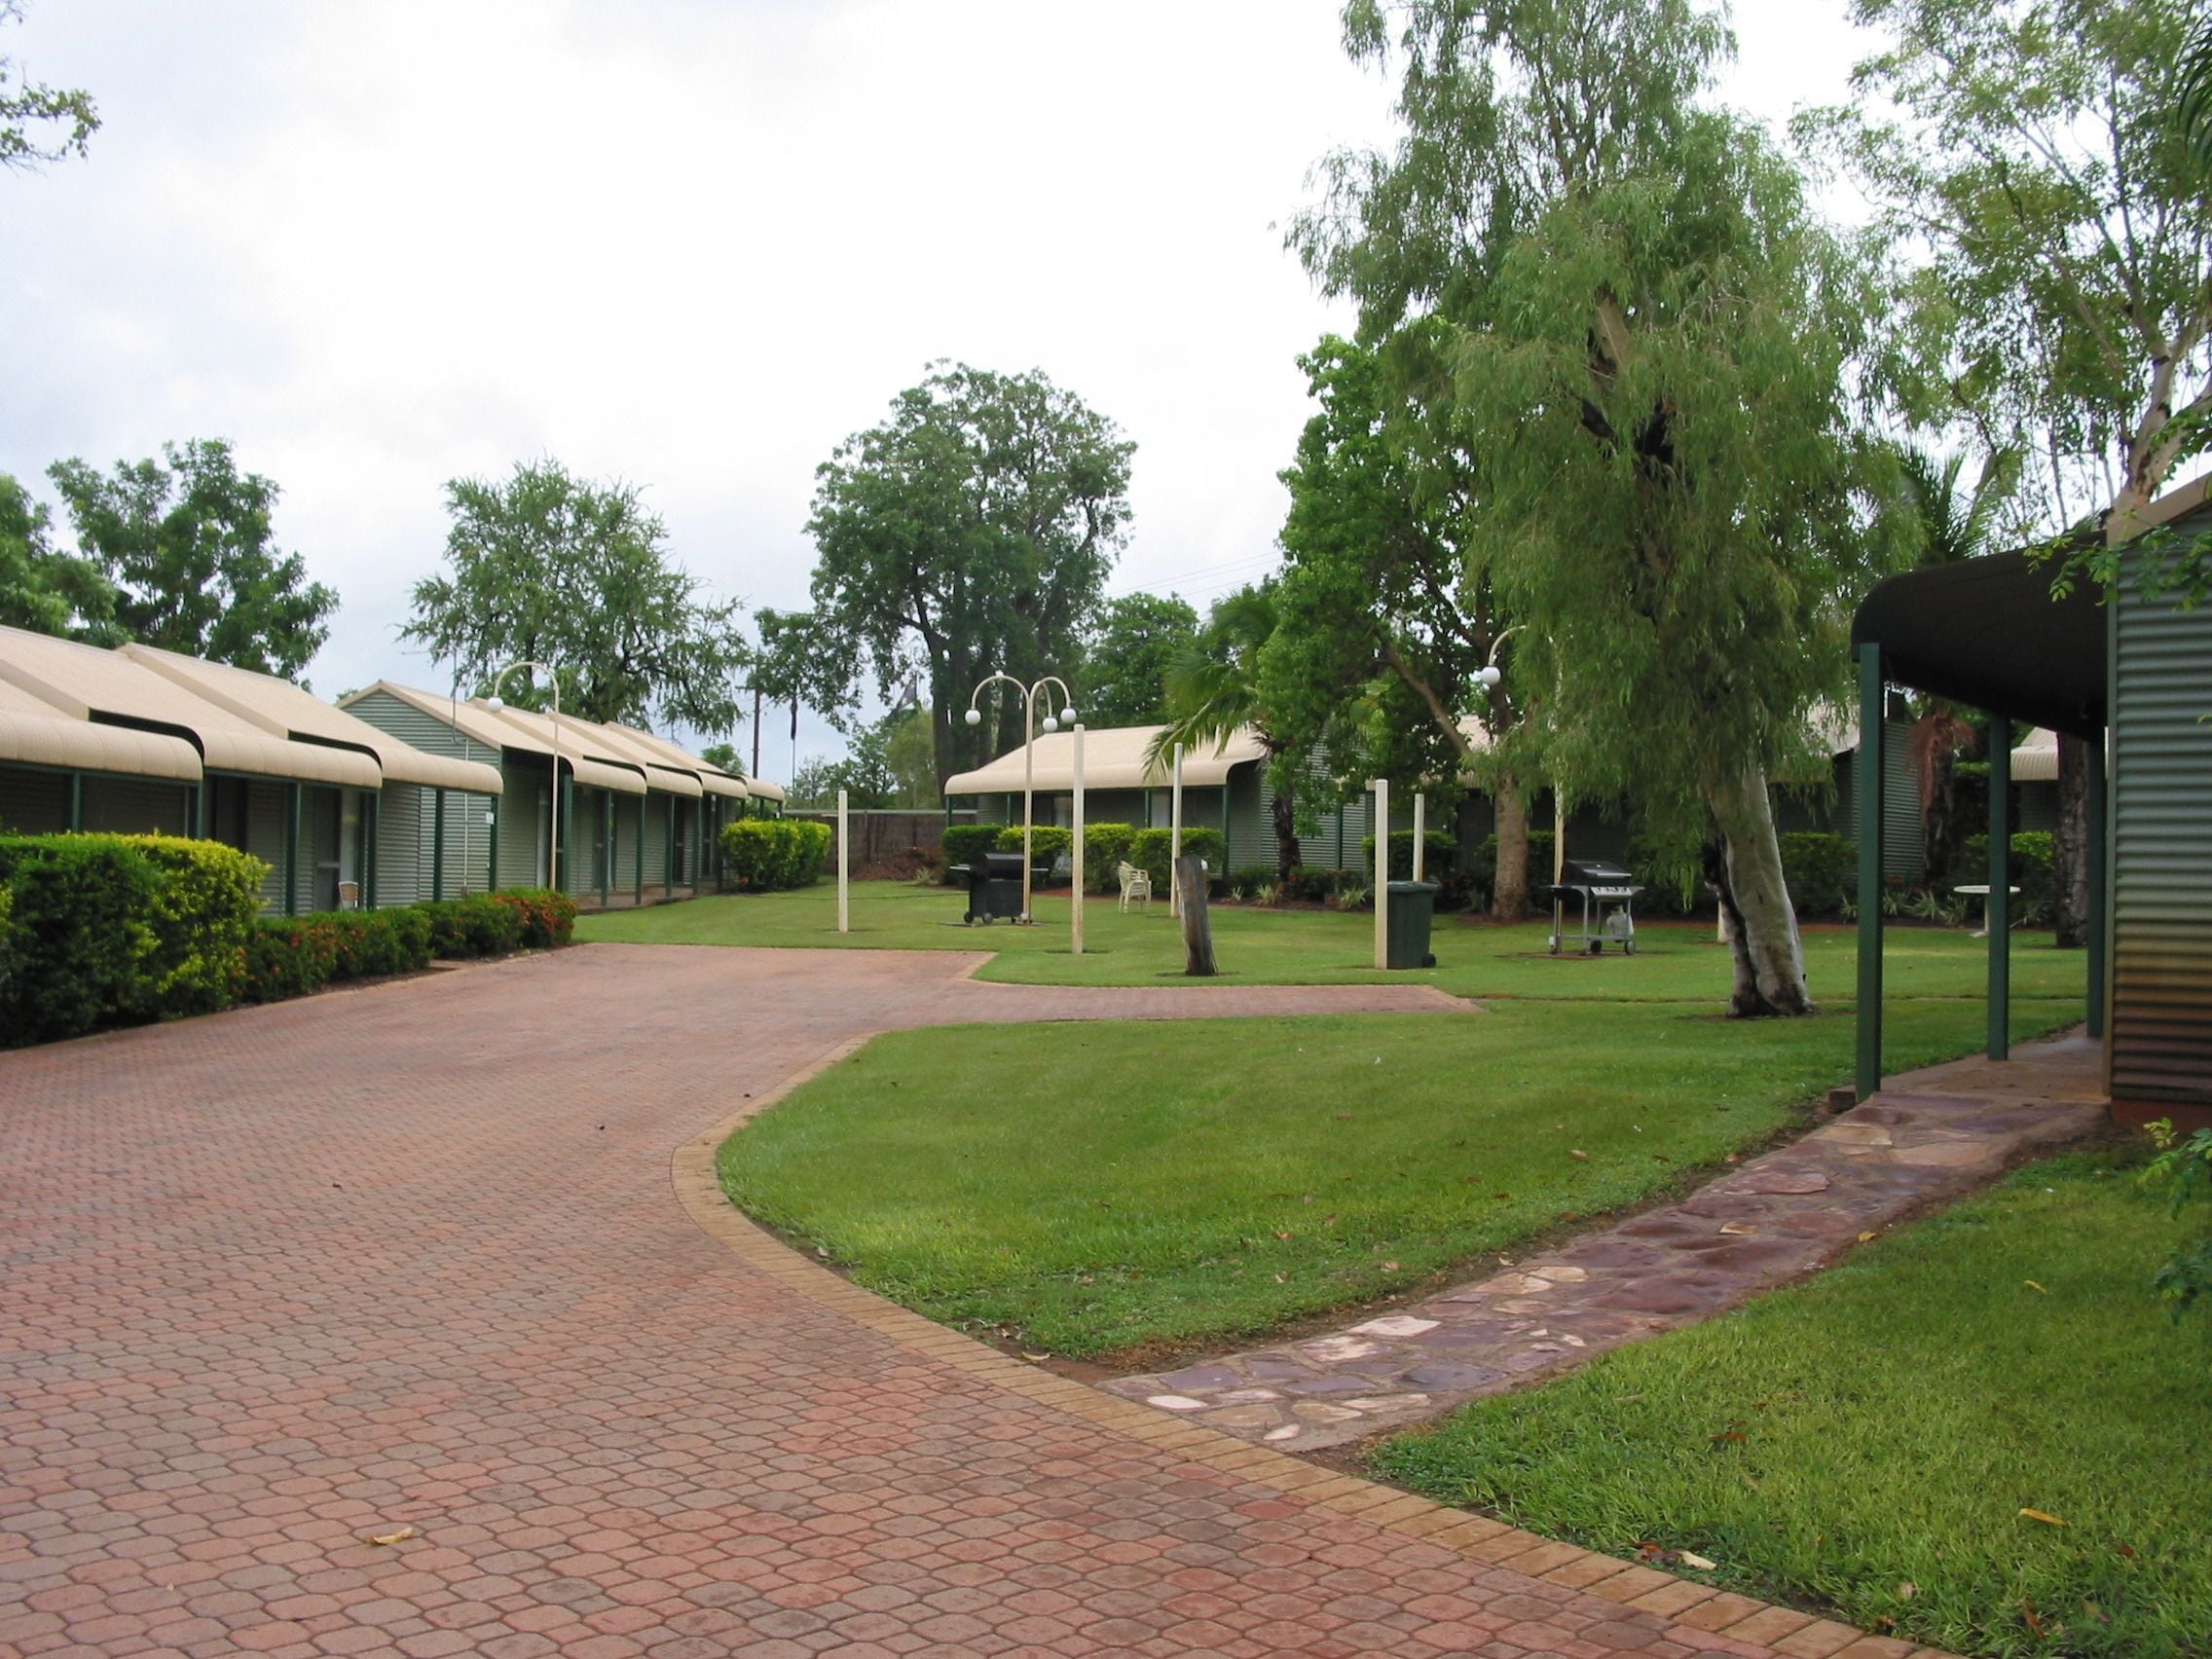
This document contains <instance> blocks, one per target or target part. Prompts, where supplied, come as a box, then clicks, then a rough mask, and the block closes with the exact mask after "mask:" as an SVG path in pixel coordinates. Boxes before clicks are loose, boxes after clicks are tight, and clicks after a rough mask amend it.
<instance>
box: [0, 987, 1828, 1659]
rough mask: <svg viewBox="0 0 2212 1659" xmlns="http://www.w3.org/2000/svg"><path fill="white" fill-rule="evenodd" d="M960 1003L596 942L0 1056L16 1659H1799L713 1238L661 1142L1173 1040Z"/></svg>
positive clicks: (1306, 995)
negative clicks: (912, 1075) (897, 1049)
mask: <svg viewBox="0 0 2212 1659" xmlns="http://www.w3.org/2000/svg"><path fill="white" fill-rule="evenodd" d="M970 965H971V961H970V959H967V958H960V957H947V956H944V955H939V954H927V955H900V954H895V953H889V952H885V953H859V952H845V951H838V952H824V953H822V954H820V955H815V954H813V953H806V952H795V951H772V952H753V951H739V950H684V949H654V948H650V947H635V946H614V945H596V946H590V947H586V948H583V949H579V950H575V951H572V952H567V953H564V954H562V955H560V956H556V957H549V958H539V959H535V960H528V961H520V962H516V963H511V964H506V965H502V966H499V967H495V968H487V969H480V970H472V971H468V972H462V973H456V974H450V975H438V976H435V977H427V978H424V979H419V980H415V981H411V982H407V983H402V984H396V985H388V986H383V987H378V988H373V989H369V990H363V991H359V992H355V993H350V994H339V995H331V996H324V997H320V998H315V999H313V1000H311V1001H307V1002H302V1003H294V1004H289V1005H282V1006H278V1007H273V1008H266V1009H249V1010H242V1011H240V1012H237V1013H234V1014H224V1015H219V1016H216V1017H212V1018H206V1019H200V1020H194V1021H190V1022H186V1023H182V1024H177V1025H172V1026H166V1027H162V1028H158V1029H148V1030H140V1031H131V1032H122V1033H116V1034H113V1035H109V1036H105V1037H99V1038H93V1039H91V1040H88V1041H84V1042H78V1043H69V1044H61V1045H56V1046H54V1047H51V1048H47V1049H40V1050H32V1051H22V1052H17V1053H11V1054H5V1055H0V1263H4V1267H5V1277H4V1279H0V1444H4V1447H5V1450H4V1451H0V1654H7V1655H17V1654H20V1655H23V1656H25V1659H28V1656H32V1655H46V1654H80V1653H86V1654H91V1653H97V1654H115V1655H122V1654H174V1653H183V1654H191V1655H213V1654H230V1653H238V1652H253V1653H269V1654H274V1655H277V1656H279V1659H310V1656H319V1655H344V1654H359V1655H370V1654H374V1655H394V1654H396V1655H407V1656H411V1659H434V1656H436V1655H441V1654H448V1653H478V1654H485V1655H489V1656H491V1659H528V1656H531V1655H537V1654H549V1653H565V1654H571V1655H576V1656H579V1659H622V1656H627V1655H633V1654H649V1655H652V1656H653V1659H704V1656H707V1655H715V1654H724V1653H739V1654H746V1655H752V1656H754V1659H776V1656H782V1655H790V1656H792V1659H799V1656H802V1655H808V1654H814V1653H822V1652H836V1653H842V1654H850V1655H871V1654H910V1653H1032V1654H1081V1653H1090V1652H1100V1651H1127V1652H1136V1653H1146V1654H1180V1653H1219V1654H1227V1655H1236V1656H1244V1655H1252V1656H1257V1655H1263V1654H1272V1653H1302V1654H1308V1655H1313V1656H1316V1659H1319V1656H1330V1655H1346V1654H1359V1653H1392V1654H1400V1653H1402V1654H1408V1655H1417V1656H1422V1659H1426V1656H1429V1655H1436V1654H1444V1653H1465V1654H1481V1655H1494V1656H1496V1659H1531V1656H1536V1655H1544V1654H1559V1655H1569V1656H1573V1659H1604V1656H1608V1655H1613V1654H1617V1653H1621V1652H1629V1651H1633V1652H1636V1653H1640V1654H1644V1655H1648V1656H1650V1659H1676V1656H1678V1655H1683V1654H1688V1653H1693V1652H1724V1653H1735V1654H1751V1655H1756V1654H1762V1653H1766V1652H1768V1651H1769V1650H1768V1649H1765V1648H1762V1647H1758V1646H1756V1645H1753V1644H1751V1643H1747V1642H1745V1641H1735V1640H1731V1639H1729V1638H1727V1637H1722V1636H1714V1635H1708V1634H1707V1633H1706V1632H1704V1631H1702V1630H1699V1629H1697V1628H1695V1627H1694V1626H1693V1625H1690V1624H1687V1623H1679V1624H1678V1623H1674V1622H1671V1621H1670V1620H1669V1619H1667V1618H1663V1617H1661V1616H1658V1615H1657V1614H1655V1613H1652V1612H1648V1611H1642V1610H1638V1609H1635V1608H1631V1607H1628V1606H1624V1605H1621V1604H1619V1600H1618V1599H1617V1597H1616V1599H1615V1600H1607V1599H1604V1597H1601V1596H1598V1595H1594V1594H1590V1593H1587V1592H1584V1591H1580V1590H1576V1589H1570V1588H1567V1587H1566V1586H1563V1585H1560V1584H1555V1583H1550V1582H1546V1581H1543V1580H1541V1579H1538V1578H1534V1577H1531V1576H1529V1575H1527V1574H1525V1573H1522V1572H1519V1571H1516V1570H1514V1569H1513V1568H1511V1567H1506V1566H1499V1565H1493V1564H1492V1563H1491V1562H1487V1561H1483V1560H1478V1559H1469V1557H1468V1556H1466V1555H1463V1554H1460V1553H1458V1552H1457V1551H1456V1550H1453V1549H1450V1548H1446V1547H1444V1546H1443V1545H1442V1544H1439V1543H1429V1542H1423V1541H1421V1540H1420V1539H1419V1538H1417V1537H1414V1536H1409V1535H1408V1534H1407V1533H1406V1532H1404V1531H1400V1530H1392V1529H1391V1528H1390V1527H1389V1526H1387V1525H1385V1524H1383V1523H1384V1522H1386V1521H1387V1520H1389V1519H1391V1518H1390V1517H1383V1518H1382V1519H1380V1520H1376V1519H1359V1518H1357V1517H1355V1516H1352V1515H1349V1514H1346V1513H1345V1512H1344V1510H1343V1508H1342V1507H1330V1506H1329V1505H1328V1504H1326V1503H1324V1502H1321V1501H1318V1500H1316V1499H1315V1498H1314V1497H1313V1496H1312V1495H1311V1494H1310V1493H1308V1494H1305V1495H1302V1494H1301V1493H1300V1491H1298V1490H1296V1487H1297V1484H1298V1483H1297V1482H1294V1481H1291V1480H1289V1479H1288V1478H1287V1477H1286V1476H1285V1475H1283V1473H1282V1472H1281V1471H1283V1470H1287V1469H1291V1468H1293V1467H1297V1466H1293V1465H1289V1464H1287V1463H1286V1462H1284V1461H1283V1460H1280V1459H1272V1458H1264V1455H1262V1454H1258V1453H1252V1452H1247V1451H1244V1450H1243V1449H1237V1454H1236V1455H1237V1456H1241V1457H1254V1458H1264V1460H1263V1462H1262V1463H1260V1464H1258V1465H1254V1466H1256V1467H1260V1468H1262V1469H1264V1470H1266V1471H1269V1475H1268V1478H1265V1479H1260V1478H1251V1477H1249V1476H1239V1475H1238V1474H1236V1473H1234V1472H1231V1471H1229V1470H1225V1469H1223V1468H1220V1467H1217V1466H1215V1465H1214V1464H1212V1463H1210V1462H1207V1461H1201V1460H1198V1459H1197V1458H1196V1457H1193V1456H1184V1455H1182V1454H1179V1453H1178V1452H1176V1451H1175V1450H1173V1449H1171V1448H1167V1447H1163V1446H1161V1445H1160V1444H1158V1443H1157V1441H1156V1440H1152V1439H1147V1438H1146V1437H1144V1436H1142V1435H1137V1434H1131V1433H1124V1432H1122V1431H1120V1430H1118V1429H1117V1428H1116V1427H1114V1426H1112V1425H1111V1424H1110V1423H1103V1422H1100V1421H1098V1420H1095V1414H1093V1413H1090V1412H1073V1411H1064V1410H1060V1409H1057V1408H1055V1407H1054V1406H1053V1405H1051V1404H1050V1403H1048V1402H1046V1401H1043V1400H1040V1399H1038V1398H1034V1397H1031V1396H1030V1395H1029V1394H1027V1393H1025V1392H1023V1391H1021V1390H1019V1389H1014V1388H1010V1387H1007V1386H1003V1385H1002V1383H1001V1382H1000V1381H998V1380H996V1379H995V1378H994V1377H993V1376H992V1375H988V1374H987V1372H988V1370H989V1368H988V1367H984V1368H981V1369H978V1367H977V1364H976V1363H975V1362H974V1361H973V1359H972V1356H971V1355H969V1354H967V1353H966V1352H964V1351H961V1350H960V1349H959V1348H958V1347H956V1346H946V1345H945V1344H939V1343H934V1342H933V1343H929V1344H923V1343H919V1342H906V1341H901V1340H899V1339H898V1338H897V1337H895V1336H894V1335H891V1334H887V1332H886V1331H885V1330H884V1329H881V1328H877V1327H876V1326H874V1325H871V1324H869V1323H868V1322H866V1321H864V1320H860V1319H855V1318H852V1317H848V1316H847V1315H846V1314H845V1313H842V1312H840V1311H838V1310H837V1309H836V1308H835V1307H833V1306H831V1304H830V1302H829V1301H827V1300H824V1299H822V1298H819V1297H816V1296H813V1295H810V1294H808V1293H807V1291H806V1289H805V1288H804V1286H805V1281H804V1280H803V1279H797V1278H794V1277H793V1276H792V1275H791V1274H788V1273H786V1274H778V1273H774V1272H765V1271H762V1270H761V1269H760V1268H759V1267H757V1266H756V1265H754V1264H752V1263H750V1262H749V1261H748V1260H746V1259H744V1258H743V1257H742V1256H741V1255H740V1254H737V1253H733V1252H732V1251H731V1250H730V1249H729V1248H726V1247H725V1246H724V1245H723V1244H721V1243H719V1242H717V1241H716V1240H715V1239H714V1238H711V1237H709V1236H707V1235H706V1234H704V1233H702V1232H701V1231H700V1229H699V1228H698V1227H697V1226H695V1225H694V1224H693V1222H692V1221H691V1220H690V1219H689V1217H688V1216H687V1214H686V1212H685V1211H684V1209H683V1208H682V1205H681V1204H680V1203H679V1202H678V1200H677V1198H676V1197H675V1196H674V1195H673V1194H672V1191H671V1186H670V1155H671V1152H672V1150H673V1149H674V1148H675V1147H677V1146H678V1144H679V1143H681V1142H682V1141H683V1140H684V1139H685V1137H687V1136H691V1135H695V1134H696V1133H697V1132H698V1131H699V1130H700V1129H701V1128H702V1127H703V1126H704V1125H706V1124H712V1123H714V1122H715V1121H717V1120H718V1119H719V1118H720V1117H723V1116H725V1115H727V1114H728V1113H729V1112H731V1111H732V1110H734V1109H736V1108H737V1107H739V1106H740V1105H741V1104H742V1097H743V1095H744V1094H745V1093H747V1092H748V1091H751V1092H755V1093H761V1092H765V1091H766V1090H767V1089H768V1088H770V1087H772V1086H773V1085H774V1084H775V1083H776V1082H777V1081H778V1080H780V1079H782V1078H784V1077H787V1076H789V1075H790V1074H791V1073H792V1072H793V1071H794V1070H796V1069H798V1068H800V1067H803V1066H805V1065H806V1064H808V1063H809V1062H811V1061H813V1060H815V1059H816V1058H818V1057H819V1056H820V1055H821V1054H822V1053H824V1052H825V1051H828V1050H830V1049H831V1048H833V1047H835V1046H836V1045H838V1044H841V1043H844V1042H848V1041H850V1040H851V1039H853V1038H854V1037H855V1036H857V1035H860V1034H862V1033H865V1032H866V1031H870V1030H875V1029H882V1028H886V1027H890V1026H897V1025H911V1024H920V1023H930V1022H938V1021H942V1020H946V1019H953V1018H976V1017H1020V1016H1028V1017H1064V1016H1099V1015H1101V1014H1104V1015H1126V1014H1174V1013H1178V1012H1184V1010H1183V1008H1182V1007H1181V1006H1180V1005H1175V1004H1173V1003H1171V1002H1170V1001H1169V1000H1168V999H1170V998H1171V997H1172V996H1173V995H1174V994H1175V993H1174V992H1173V991H1170V990H1167V989H1164V988H1163V989H1162V990H1161V991H1159V992H1155V991H1151V990H1144V991H1136V992H1089V993H1086V992H1071V991H1038V992H1034V993H1031V992H1027V991H1024V990H1022V989H1020V988H1016V987H979V986H974V985H967V984H958V983H954V982H952V978H951V977H952V976H955V975H957V974H959V973H961V972H963V971H964V970H965V969H966V968H967V967H969V966H970ZM1198 996H1199V998H1201V999H1202V1001H1200V1002H1199V1003H1198V1008H1197V1010H1196V1011H1197V1012H1204V1013H1224V1014H1227V1013H1245V1012H1252V1013H1258V1012H1272V1011H1274V1010H1278V1009H1283V1008H1286V1007H1295V1008H1307V1007H1316V1008H1317V1007H1335V1008H1345V1007H1413V1006H1422V1002H1421V1001H1419V1000H1408V998H1409V993H1408V991H1406V990H1405V989H1404V988H1397V987H1383V988H1377V989H1366V990H1362V989H1357V988H1347V989H1344V990H1338V991H1334V992H1327V991H1323V992H1301V993H1289V992H1270V991H1261V990H1256V989H1244V988H1238V989H1235V990H1221V989H1207V990H1204V991H1201V992H1199V993H1198ZM948 1341H950V1342H956V1341H957V1340H956V1339H949V1340H948ZM933 1348H934V1349H936V1350H937V1351H931V1350H932V1349H933ZM964 1362H965V1363H964ZM1054 1381H1055V1382H1056V1380H1054ZM1209 1444H1210V1441H1209ZM1224 1444H1226V1443H1224ZM1299 1473H1300V1474H1301V1475H1304V1474H1307V1473H1311V1471H1306V1470H1303V1468H1300V1469H1299ZM1332 1484H1335V1485H1340V1486H1344V1485H1348V1483H1332ZM1353 1495H1354V1496H1355V1497H1357V1496H1361V1495H1363V1494H1361V1493H1356V1492H1355V1493H1353ZM1378 1496H1379V1497H1380V1498H1381V1499H1383V1503H1384V1505H1385V1506H1388V1507H1394V1503H1393V1502H1392V1501H1391V1499H1390V1494H1387V1493H1378ZM1401 1501H1403V1500H1401ZM1355 1507H1356V1505H1355ZM1417 1507H1419V1508H1421V1509H1423V1511H1424V1512H1425V1510H1426V1506H1417ZM401 1528H411V1529H412V1535H411V1536H409V1537H407V1538H406V1539H405V1540H403V1541H401V1542H398V1543H395V1544H392V1545H389V1546H377V1545H373V1544H368V1543H364V1542H362V1541H361V1538H362V1537H363V1535H366V1534H376V1533H388V1532H392V1531H397V1530H400V1529H401ZM1504 1542H1505V1543H1506V1544H1508V1545H1510V1544H1511V1542H1512V1535H1511V1534H1507V1535H1505V1539H1504ZM1506 1553H1508V1554H1510V1553H1511V1551H1510V1549H1508V1550H1507V1552H1506ZM1635 1570H1636V1569H1634V1568H1630V1569H1628V1571H1630V1572H1634V1571H1635ZM1624 1577H1625V1575H1624ZM1616 1582H1617V1581H1616ZM1625 1593H1626V1592H1623V1593H1621V1594H1625ZM1789 1617H1791V1618H1795V1617H1797V1616H1796V1615H1789Z"/></svg>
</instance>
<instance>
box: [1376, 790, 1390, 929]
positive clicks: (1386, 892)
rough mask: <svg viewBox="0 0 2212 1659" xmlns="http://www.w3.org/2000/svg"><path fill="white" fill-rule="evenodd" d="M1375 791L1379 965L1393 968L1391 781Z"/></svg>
mask: <svg viewBox="0 0 2212 1659" xmlns="http://www.w3.org/2000/svg"><path fill="white" fill-rule="evenodd" d="M1374 788H1375V966H1376V967H1378V968H1388V967H1389V966H1390V780H1389V779H1388V778H1377V779H1376V780H1375V781H1374Z"/></svg>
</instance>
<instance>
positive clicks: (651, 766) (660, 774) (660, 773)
mask: <svg viewBox="0 0 2212 1659" xmlns="http://www.w3.org/2000/svg"><path fill="white" fill-rule="evenodd" d="M645 782H646V783H648V784H650V785H652V787H653V788H654V789H656V790H663V791H665V792H667V793H669V794H680V795H687V796H689V797H690V798H691V799H693V800H696V799H698V798H699V797H700V796H701V795H703V794H705V793H707V791H706V786H705V785H703V784H701V783H700V782H699V779H698V776H697V774H695V773H691V772H679V771H678V770H677V769H676V768H675V767H674V766H663V765H660V764H659V763H657V762H655V761H651V760H648V761H646V762H645Z"/></svg>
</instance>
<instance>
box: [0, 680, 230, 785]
mask: <svg viewBox="0 0 2212 1659" xmlns="http://www.w3.org/2000/svg"><path fill="white" fill-rule="evenodd" d="M0 760H13V761H16V762H17V763H18V764H19V765H24V766H54V767H57V768H59V769H61V770H64V771H70V772H118V773H122V774H124V775H126V776H129V777H133V778H170V779H174V780H175V781H176V782H178V783H183V784H197V783H198V782H199V781H200V778H201V766H200V752H199V751H198V750H197V749H195V748H193V747H192V745H191V744H189V743H187V742H185V740H184V739H183V738H181V737H171V736H169V735H168V734H167V733H166V732H158V731H139V730H137V729H135V728H134V727H131V726H113V725H95V724H94V723H92V721H91V720H79V719H70V718H69V717H68V716H67V715H64V714H62V713H60V712H59V711H58V710H56V709H53V708H50V707H48V706H47V705H45V704H43V703H41V702H39V700H38V699H37V698H35V697H33V696H32V695H31V694H30V693H29V692H27V691H20V690H18V689H17V688H16V687H15V686H13V685H10V684H8V683H7V682H0Z"/></svg>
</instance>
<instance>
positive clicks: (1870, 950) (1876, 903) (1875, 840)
mask: <svg viewBox="0 0 2212 1659" xmlns="http://www.w3.org/2000/svg"><path fill="white" fill-rule="evenodd" d="M1852 803H1853V805H1854V807H1855V808H1856V809H1857V811H1858V814H1859V1066H1858V1080H1857V1081H1858V1086H1859V1098H1860V1099H1861V1100H1862V1101H1865V1100H1871V1099H1872V1098H1873V1097H1874V1095H1875V1094H1876V1093H1877V1092H1878V1091H1879V1090H1880V1088H1881V1087H1882V647H1881V646H1880V645H1861V646H1860V647H1859V759H1858V768H1857V772H1856V775H1855V776H1854V778H1853V780H1852Z"/></svg>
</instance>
